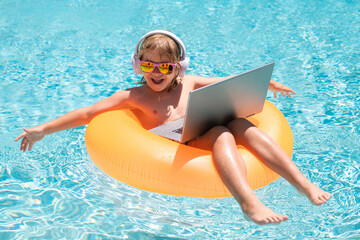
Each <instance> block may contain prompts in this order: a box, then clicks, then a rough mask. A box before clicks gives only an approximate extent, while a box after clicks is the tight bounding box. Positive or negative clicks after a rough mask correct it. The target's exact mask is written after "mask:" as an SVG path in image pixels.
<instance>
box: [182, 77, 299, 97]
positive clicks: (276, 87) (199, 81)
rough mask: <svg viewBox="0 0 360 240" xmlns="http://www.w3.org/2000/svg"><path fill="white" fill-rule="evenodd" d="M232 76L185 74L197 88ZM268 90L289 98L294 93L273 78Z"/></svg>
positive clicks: (194, 87)
mask: <svg viewBox="0 0 360 240" xmlns="http://www.w3.org/2000/svg"><path fill="white" fill-rule="evenodd" d="M233 76H234V75H233ZM233 76H228V77H214V78H207V77H200V76H186V77H189V78H190V79H191V81H192V82H193V84H194V86H193V89H198V88H201V87H204V86H207V85H209V84H212V83H216V82H219V81H222V80H225V79H228V78H230V77H233ZM269 91H271V92H273V93H274V97H275V98H276V97H277V96H276V93H281V95H283V96H284V97H285V96H288V97H290V98H291V94H296V93H295V92H294V91H293V90H292V89H290V88H288V87H286V86H285V85H283V84H281V83H279V82H276V81H274V80H270V84H269Z"/></svg>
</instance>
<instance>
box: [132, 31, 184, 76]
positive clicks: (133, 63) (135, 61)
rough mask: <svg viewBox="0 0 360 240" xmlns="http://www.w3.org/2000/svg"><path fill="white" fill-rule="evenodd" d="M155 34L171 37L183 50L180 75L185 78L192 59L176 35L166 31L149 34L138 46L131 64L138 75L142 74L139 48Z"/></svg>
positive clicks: (143, 37)
mask: <svg viewBox="0 0 360 240" xmlns="http://www.w3.org/2000/svg"><path fill="white" fill-rule="evenodd" d="M154 34H164V35H166V36H168V37H171V38H172V39H173V40H174V41H175V42H176V43H177V44H178V45H179V46H180V48H181V57H180V65H181V72H180V73H179V76H180V77H184V75H185V72H186V69H187V67H188V66H189V62H190V58H189V57H188V56H186V49H185V45H184V43H183V42H182V41H181V40H180V38H178V37H177V36H176V35H175V34H173V33H171V32H169V31H165V30H155V31H151V32H148V33H147V34H145V35H144V36H142V38H140V40H139V42H138V43H137V44H136V48H135V53H134V54H133V55H132V56H131V64H132V67H133V69H134V71H135V73H136V74H142V71H141V69H140V65H139V61H138V58H139V47H140V45H141V43H142V42H143V41H144V39H145V38H147V37H149V36H151V35H154Z"/></svg>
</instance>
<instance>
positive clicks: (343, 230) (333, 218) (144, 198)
mask: <svg viewBox="0 0 360 240" xmlns="http://www.w3.org/2000/svg"><path fill="white" fill-rule="evenodd" d="M154 29H170V30H172V31H173V32H174V33H175V34H177V35H178V36H179V37H181V38H182V40H183V41H184V43H185V45H186V46H187V49H188V55H189V56H190V58H191V63H190V68H189V71H188V73H189V74H195V75H203V76H227V75H230V74H235V73H240V72H242V71H245V70H249V69H251V68H254V67H257V66H260V65H262V64H265V63H268V62H271V61H275V63H276V66H275V71H274V75H273V79H276V80H278V81H280V82H282V83H284V84H285V85H287V86H289V87H291V88H293V89H294V90H295V91H296V93H297V95H296V96H295V97H293V98H292V99H289V98H287V99H285V98H278V99H274V97H273V96H272V95H271V94H269V95H268V100H270V101H271V102H273V103H274V104H275V105H276V106H277V107H278V108H279V109H280V110H281V111H282V112H283V113H284V114H285V116H286V118H287V119H288V121H289V123H290V125H291V128H292V130H293V134H294V142H295V144H294V154H293V160H294V162H295V163H296V164H297V166H298V167H299V168H300V169H301V170H302V171H303V172H304V174H305V175H306V176H307V177H308V178H309V179H310V180H311V181H313V182H314V183H316V184H317V185H319V186H321V187H322V188H324V189H325V190H326V191H329V192H331V193H332V195H333V197H332V199H331V200H330V201H329V202H328V203H327V204H325V205H323V206H320V207H316V206H313V205H311V204H310V203H309V202H308V200H307V199H306V198H305V197H304V196H301V195H299V194H298V193H297V192H296V190H295V189H294V188H293V187H292V186H291V185H289V184H288V183H287V182H286V181H285V180H283V179H279V180H277V181H275V182H274V183H271V184H270V185H268V186H266V187H264V188H262V189H259V190H257V191H256V194H257V195H258V196H259V198H260V199H261V200H262V201H263V202H264V203H265V204H266V205H267V206H269V207H270V208H272V209H274V210H275V211H276V212H279V213H282V214H287V215H289V217H290V220H289V221H287V222H284V223H281V224H280V225H277V226H266V227H264V226H256V225H255V224H253V223H251V222H248V221H246V220H245V218H244V216H243V215H242V212H241V209H240V208H239V207H238V205H237V203H236V202H235V200H233V199H232V198H224V199H204V198H189V197H174V196H166V195H161V194H155V193H150V192H145V191H142V190H139V189H135V188H132V187H129V186H127V185H125V184H123V183H121V182H118V181H116V180H113V179H111V178H110V177H108V176H107V175H106V174H104V173H103V172H101V171H100V170H99V169H98V168H97V167H96V166H95V165H94V164H93V163H92V161H91V159H90V158H89V156H88V154H87V152H86V149H85V145H84V133H85V130H86V128H85V127H79V128H76V129H72V130H67V131H63V132H60V133H56V134H53V135H50V136H47V137H46V138H45V139H44V140H43V141H41V142H39V143H38V144H36V145H35V146H34V149H33V151H31V152H29V153H26V154H23V153H22V152H20V151H19V144H18V143H14V139H15V138H16V136H17V135H18V134H20V133H21V131H22V128H23V127H31V126H34V125H38V124H41V123H44V122H46V121H49V120H52V119H54V118H56V117H58V116H60V115H62V114H65V113H67V112H69V111H71V110H73V109H75V108H79V107H83V106H87V105H90V104H93V103H95V102H97V101H98V100H100V99H103V98H104V97H107V96H110V95H111V94H112V93H114V92H115V91H117V90H121V89H125V88H128V87H131V86H134V85H135V84H136V82H137V81H138V80H139V77H138V76H136V75H135V74H134V73H133V71H132V69H131V64H130V56H131V54H132V53H133V50H134V47H135V44H136V43H137V40H138V39H139V38H140V37H141V36H142V35H143V34H144V33H146V32H147V31H149V30H154ZM359 33H360V2H359V1H356V0H354V1H351V0H348V1H341V0H328V1H327V0H324V1H277V0H275V1H264V0H260V1H250V3H249V1H244V0H242V1H235V0H232V1H215V0H208V1H158V0H153V1H140V0H136V1H122V0H117V1H116V0H112V1H110V0H88V1H85V0H68V1H60V0H50V1H48V0H38V1H36V0H32V1H28V0H13V1H7V0H0V134H1V138H0V186H1V187H0V239H123V238H124V239H322V238H335V239H359V238H360V217H359V215H360V107H359V106H360V94H359V89H360V84H359V81H360V77H359V76H360V61H359V59H360V44H359V42H360V41H359V39H360V34H359Z"/></svg>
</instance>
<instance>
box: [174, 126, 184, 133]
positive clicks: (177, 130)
mask: <svg viewBox="0 0 360 240" xmlns="http://www.w3.org/2000/svg"><path fill="white" fill-rule="evenodd" d="M182 130H183V128H182V127H181V128H178V129H175V130H173V131H172V132H174V133H179V134H181V133H182Z"/></svg>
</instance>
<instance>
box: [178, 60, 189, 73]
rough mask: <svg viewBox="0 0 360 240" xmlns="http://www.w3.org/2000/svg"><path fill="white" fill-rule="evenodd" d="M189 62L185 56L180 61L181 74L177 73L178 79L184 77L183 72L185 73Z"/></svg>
mask: <svg viewBox="0 0 360 240" xmlns="http://www.w3.org/2000/svg"><path fill="white" fill-rule="evenodd" d="M189 62H190V58H189V57H188V56H185V59H184V60H182V61H180V65H181V72H180V73H179V77H184V76H185V72H186V69H187V68H188V66H189Z"/></svg>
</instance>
